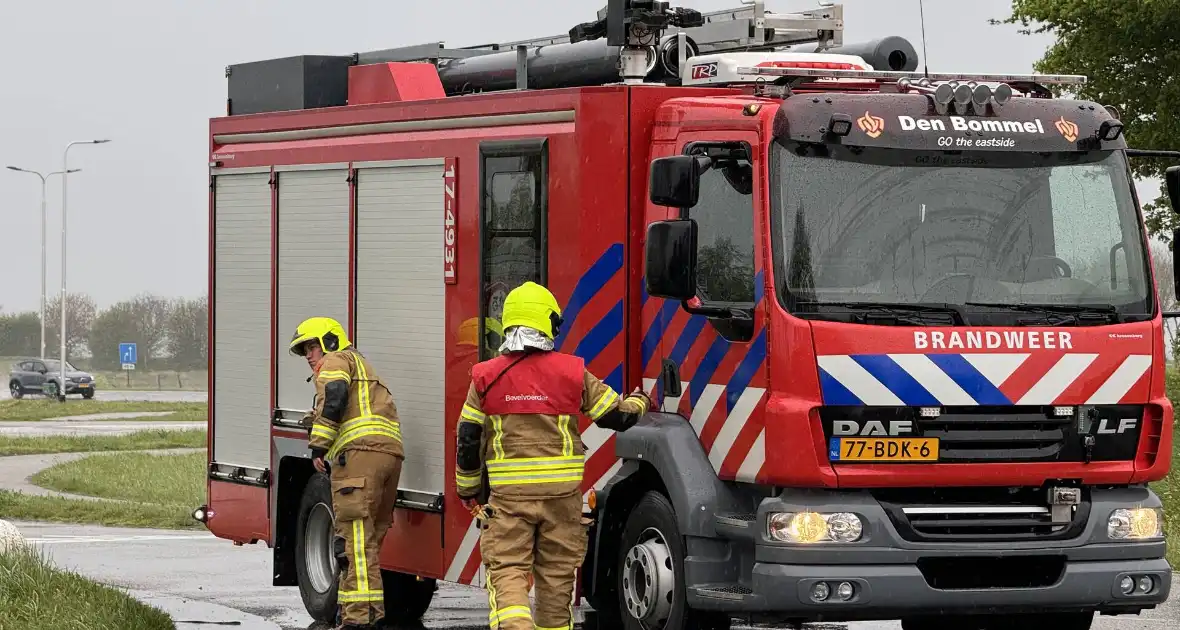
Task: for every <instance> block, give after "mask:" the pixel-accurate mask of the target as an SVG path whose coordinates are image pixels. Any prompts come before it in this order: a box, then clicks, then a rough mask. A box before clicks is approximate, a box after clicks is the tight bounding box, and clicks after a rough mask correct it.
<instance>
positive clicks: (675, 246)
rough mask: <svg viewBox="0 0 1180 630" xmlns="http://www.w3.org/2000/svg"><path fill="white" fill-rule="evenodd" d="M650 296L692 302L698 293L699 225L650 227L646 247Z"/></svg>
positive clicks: (661, 223)
mask: <svg viewBox="0 0 1180 630" xmlns="http://www.w3.org/2000/svg"><path fill="white" fill-rule="evenodd" d="M644 249H645V252H644V253H645V258H646V263H647V264H646V269H645V271H644V283H645V284H646V288H647V294H648V295H651V296H653V297H660V298H667V299H670V300H680V301H684V300H691V299H692V298H693V297H695V296H696V293H697V222H696V221H693V220H692V219H673V220H670V221H656V222H655V223H652V224H651V225H649V226H648V227H647V242H646V243H645V244H644Z"/></svg>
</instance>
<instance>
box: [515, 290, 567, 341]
mask: <svg viewBox="0 0 1180 630" xmlns="http://www.w3.org/2000/svg"><path fill="white" fill-rule="evenodd" d="M502 317H503V325H504V330H508V329H509V328H511V327H513V326H528V327H529V328H535V329H537V330H539V331H541V332H542V333H543V334H544V335H545V336H547V337H549V338H550V339H554V338H556V337H557V335H558V334H559V332H560V328H561V324H562V319H561V307H560V306H558V305H557V298H555V297H553V294H552V293H550V292H549V289H546V288H545V287H543V286H541V285H539V284H537V283H535V282H526V283H524V284H522V285H520V286H518V287H516V288H515V289H513V290H512V291H510V292H509V293H508V297H506V298H504V314H503V316H502Z"/></svg>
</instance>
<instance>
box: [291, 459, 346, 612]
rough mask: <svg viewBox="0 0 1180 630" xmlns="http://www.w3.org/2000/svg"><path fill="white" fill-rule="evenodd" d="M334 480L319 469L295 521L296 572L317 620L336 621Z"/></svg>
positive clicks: (305, 491) (301, 592)
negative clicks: (329, 478)
mask: <svg viewBox="0 0 1180 630" xmlns="http://www.w3.org/2000/svg"><path fill="white" fill-rule="evenodd" d="M333 517H334V515H333V513H332V483H331V481H329V480H328V476H327V475H325V474H323V473H315V474H313V475H312V476H311V479H309V480H308V481H307V486H306V487H304V489H303V498H302V499H300V501H299V512H298V516H297V517H296V518H297V519H298V520H297V521H296V523H295V574H296V578H297V580H298V582H299V596H300V597H302V598H303V607H304V608H306V609H307V614H309V615H311V617H312V619H315V620H316V621H319V622H323V623H328V624H332V623H335V622H336V589H337V584H338V583H339V573H340V571H339V568H338V565H337V563H336V557H335V556H334V555H333V554H332V537H333V535H334V534H333V528H332V520H333Z"/></svg>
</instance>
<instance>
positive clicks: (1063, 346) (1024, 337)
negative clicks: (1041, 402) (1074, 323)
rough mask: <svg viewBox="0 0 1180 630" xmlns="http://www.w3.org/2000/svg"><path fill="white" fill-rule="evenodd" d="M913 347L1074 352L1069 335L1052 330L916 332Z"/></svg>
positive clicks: (922, 348) (921, 348) (920, 348)
mask: <svg viewBox="0 0 1180 630" xmlns="http://www.w3.org/2000/svg"><path fill="white" fill-rule="evenodd" d="M914 347H915V348H917V349H919V350H924V349H927V348H929V349H932V350H946V349H951V348H988V349H995V348H1006V349H1018V348H1030V349H1032V350H1039V349H1047V350H1069V349H1072V348H1073V338H1072V336H1071V335H1070V333H1067V332H1058V331H1053V330H1046V331H1037V330H1015V331H1005V332H1003V333H1000V332H996V331H994V330H989V331H986V332H984V331H968V332H966V333H961V332H949V333H946V332H941V331H934V332H925V331H916V332H914Z"/></svg>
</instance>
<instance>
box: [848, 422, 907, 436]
mask: <svg viewBox="0 0 1180 630" xmlns="http://www.w3.org/2000/svg"><path fill="white" fill-rule="evenodd" d="M913 432H914V422H913V420H890V421H888V422H881V421H880V420H869V421H868V422H865V423H864V424H863V425H862V424H861V423H859V422H857V421H855V420H835V421H833V422H832V435H909V434H911V433H913Z"/></svg>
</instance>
